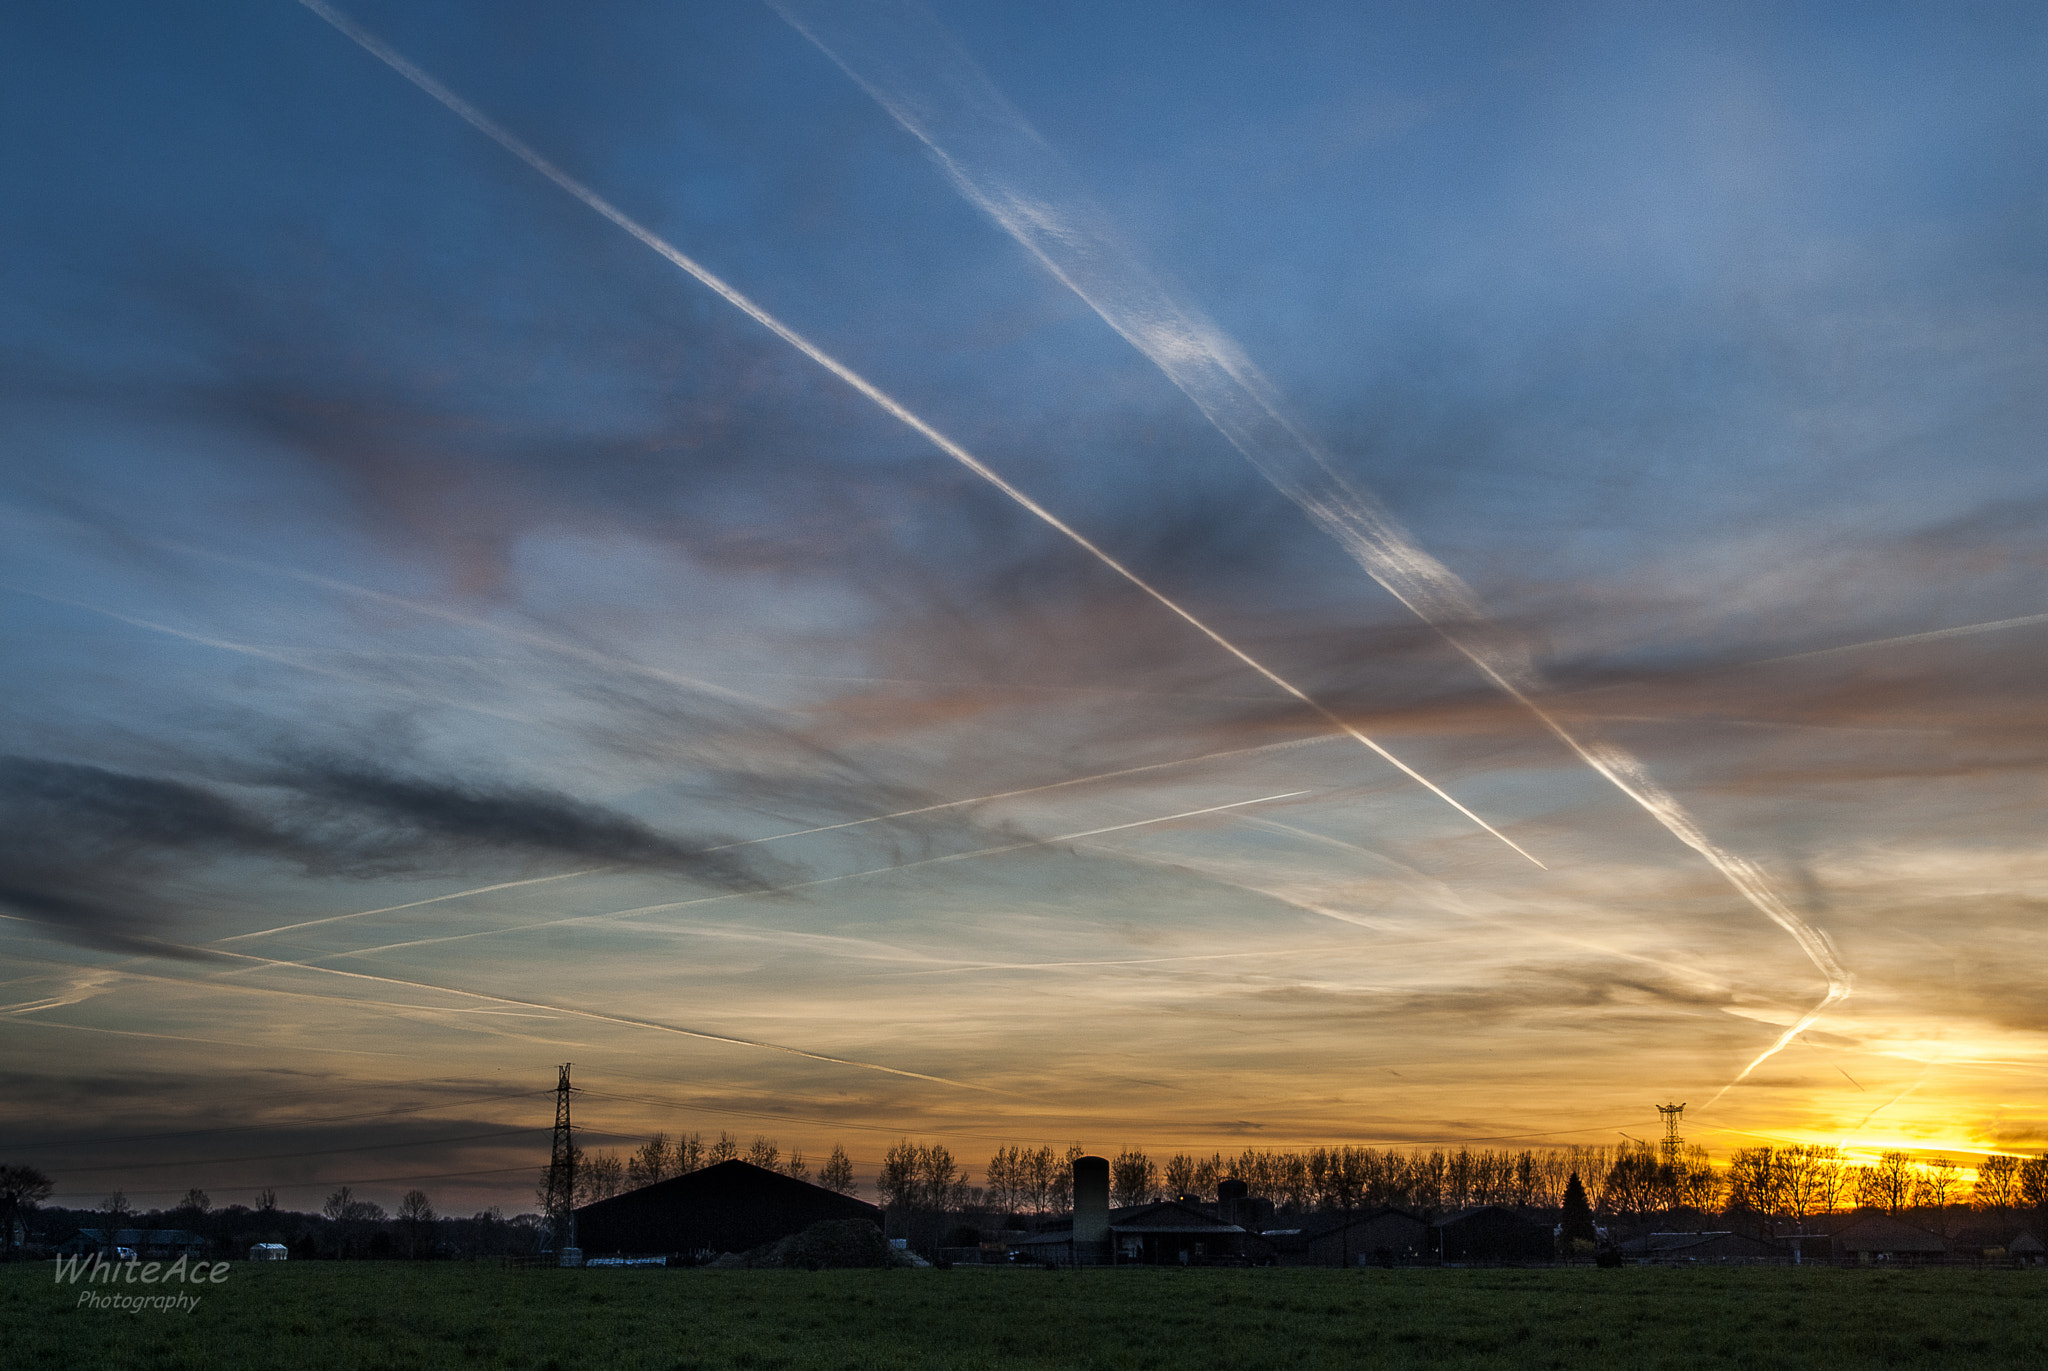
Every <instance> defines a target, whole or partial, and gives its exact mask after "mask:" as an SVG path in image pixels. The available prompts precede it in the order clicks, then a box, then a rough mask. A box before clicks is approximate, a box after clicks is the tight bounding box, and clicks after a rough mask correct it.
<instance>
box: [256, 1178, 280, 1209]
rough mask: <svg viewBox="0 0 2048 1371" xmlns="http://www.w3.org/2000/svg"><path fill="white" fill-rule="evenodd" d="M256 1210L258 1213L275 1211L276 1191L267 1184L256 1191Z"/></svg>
mask: <svg viewBox="0 0 2048 1371" xmlns="http://www.w3.org/2000/svg"><path fill="white" fill-rule="evenodd" d="M256 1212H257V1213H259V1214H275V1213H276V1212H277V1192H276V1191H275V1190H273V1189H271V1188H270V1187H269V1186H267V1185H266V1186H264V1187H263V1188H262V1189H261V1190H259V1191H257V1192H256Z"/></svg>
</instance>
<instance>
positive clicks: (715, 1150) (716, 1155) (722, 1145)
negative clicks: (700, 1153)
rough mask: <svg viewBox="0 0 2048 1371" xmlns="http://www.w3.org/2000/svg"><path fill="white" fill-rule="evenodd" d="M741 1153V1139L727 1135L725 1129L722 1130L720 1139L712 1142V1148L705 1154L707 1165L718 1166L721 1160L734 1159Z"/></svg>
mask: <svg viewBox="0 0 2048 1371" xmlns="http://www.w3.org/2000/svg"><path fill="white" fill-rule="evenodd" d="M739 1155H740V1140H739V1139H738V1138H732V1137H727V1136H726V1134H725V1133H724V1131H723V1130H721V1131H720V1132H719V1135H718V1141H717V1142H715V1143H713V1144H711V1149H710V1151H709V1152H707V1153H706V1154H705V1157H704V1161H705V1165H707V1166H716V1165H718V1163H720V1162H729V1161H732V1160H734V1159H735V1158H737V1157H738V1156H739Z"/></svg>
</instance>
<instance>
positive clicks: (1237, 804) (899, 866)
mask: <svg viewBox="0 0 2048 1371" xmlns="http://www.w3.org/2000/svg"><path fill="white" fill-rule="evenodd" d="M1306 794H1308V792H1307V791H1306V790H1290V791H1287V792H1286V793H1285V794H1281V795H1261V796H1260V797H1259V798H1257V799H1255V800H1233V801H1231V802H1230V803H1229V804H1221V805H1209V806H1207V807H1206V808H1203V809H1188V810H1183V811H1181V812H1180V813H1178V814H1162V815H1159V816H1157V817H1156V818H1151V819H1133V820H1131V821H1130V822H1128V823H1121V824H1111V825H1109V826H1108V827H1107V828H1090V829H1084V830H1082V831H1081V832H1079V833H1061V834H1058V835H1056V836H1054V837H1051V838H1028V839H1026V840H1024V841H1023V842H1016V843H1004V844H1002V845H1001V846H999V847H977V848H975V849H973V850H972V851H970V852H948V853H946V854H944V855H943V856H938V857H920V858H919V859H918V860H916V861H914V862H897V863H895V864H894V865H892V866H875V867H869V868H867V869H866V870H864V871H844V872H841V873H840V874H839V875H837V876H820V877H818V878H817V879H816V880H811V881H798V882H796V883H795V884H793V885H778V886H774V887H771V888H770V889H767V890H733V891H728V892H727V893H725V894H723V895H700V896H698V897H697V898H695V899H690V900H670V901H668V902H667V903H666V904H649V905H640V906H637V907H635V908H633V909H614V910H608V911H606V912H605V913H602V914H572V915H569V916H568V917H566V918H560V919H542V920H540V921H538V922H535V923H524V924H512V925H509V926H507V927H504V928H480V929H477V930H475V931H473V932H469V933H446V934H443V935H442V936H440V937H438V938H413V939H409V940H408V941H406V942H402V943H385V944H383V945H381V946H379V947H361V948H356V949H353V950H351V951H348V952H335V953H330V954H328V955H327V957H323V958H321V960H323V961H324V960H328V958H331V957H368V956H372V955H374V954H376V953H379V952H396V951H399V950H401V949H403V948H408V947H427V946H434V945H439V944H441V943H459V942H466V941H468V940H469V939H471V938H493V937H497V936H498V935H500V934H504V933H528V932H532V931H533V930H534V929H539V928H562V927H565V926H567V925H570V924H589V923H609V922H613V921H616V920H620V919H631V918H638V917H639V916H640V915H642V914H666V913H668V912H669V911H670V910H674V909H694V908H695V907H697V906H698V905H706V904H723V903H725V902H726V901H728V900H749V899H756V898H759V897H761V896H766V895H794V894H795V893H797V892H798V891H800V890H815V889H816V888H817V887H819V886H821V885H836V884H838V883H839V882H840V881H851V880H855V879H858V878H859V877H862V876H887V875H892V874H894V873H896V872H899V871H915V870H917V869H918V868H919V867H926V866H943V865H948V864H950V863H953V862H966V861H973V860H975V859H977V858H981V857H1000V856H1003V855H1005V854H1007V853H1011V852H1028V851H1030V850H1031V849H1032V848H1036V847H1051V846H1053V845H1055V844H1057V843H1071V842H1079V841H1080V840H1081V839H1083V838H1099V837H1101V836H1102V835H1104V834H1106V833H1123V832H1127V831H1129V830H1130V829H1133V828H1150V827H1151V826H1153V825H1154V824H1170V823H1173V822H1175V821H1177V820H1180V819H1198V818H1201V817H1202V816H1204V815H1207V814H1222V813H1225V812H1227V811H1229V810H1233V809H1244V808H1246V807H1248V806H1251V805H1263V804H1271V803H1273V802H1274V801H1275V800H1292V799H1294V798H1296V797H1297V796H1301V795H1306Z"/></svg>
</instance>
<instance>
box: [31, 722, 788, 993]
mask: <svg viewBox="0 0 2048 1371" xmlns="http://www.w3.org/2000/svg"><path fill="white" fill-rule="evenodd" d="M721 841H723V839H722V838H717V837H714V838H703V839H696V840H685V839H682V838H678V837H674V836H671V835H669V834H664V833H661V832H658V831H656V830H654V829H653V828H650V827H649V826H647V825H646V824H644V823H641V822H640V821H639V820H637V819H634V818H631V817H629V816H627V815H624V814H620V813H617V812H615V811H612V810H609V809H606V808H604V807H603V806H600V805H595V804H591V803H589V802H587V801H582V800H578V799H575V798H573V797H571V796H568V795H565V794H562V793H560V792H556V791H550V790H544V789H540V788H537V787H533V786H522V785H515V784H510V783H503V782H484V781H470V780H450V779H436V778H428V777H423V776H418V775H409V774H403V773H399V772H396V771H392V770H389V769H385V768H383V767H380V766H377V765H375V764H372V763H369V762H364V761H356V760H340V759H332V758H299V759H297V760H296V761H295V762H294V763H293V764H291V765H289V766H273V767H271V768H269V769H268V770H267V771H266V772H265V773H264V774H263V775H262V776H261V778H260V784H257V785H253V786H252V785H241V786H236V787H234V788H233V789H232V790H230V789H229V788H227V787H224V786H219V785H209V784H201V783H198V782H194V781H186V780H172V779H166V778H162V777H156V776H143V775H135V774H132V773H128V772H123V771H116V770H111V769H108V768H105V767H99V766H89V765H83V764H80V763H75V762H59V761H51V760H47V759H42V758H35V757H24V756H6V757H0V904H4V905H5V906H6V907H7V908H8V909H9V910H10V911H11V912H13V913H15V914H16V915H17V916H18V917H21V918H25V919H28V920H31V921H33V922H35V923H37V924H40V925H42V926H44V927H46V928H48V929H50V930H52V931H54V932H56V933H57V934H59V935H60V936H63V937H66V938H70V939H72V940H74V941H79V942H82V943H85V944H87V945H91V946H99V947H104V948H108V949H110V950H116V951H123V952H131V953H149V954H168V955H184V956H199V955H203V954H200V953H195V952H191V951H181V950H180V949H178V948H176V947H173V946H172V945H171V944H170V943H169V942H168V941H167V939H166V937H165V932H166V926H167V925H172V924H174V923H175V921H176V918H177V916H178V914H179V912H180V910H181V908H183V907H184V906H185V905H186V904H187V903H189V901H190V900H191V899H192V898H193V897H192V896H191V895H190V894H189V893H181V892H183V891H184V890H185V887H186V885H187V882H188V881H189V879H190V878H191V877H193V876H195V875H198V874H200V873H202V872H203V871H204V869H205V868H207V867H208V866H210V865H212V864H214V863H218V862H224V861H228V860H232V859H253V860H259V861H273V862H282V863H286V864H289V865H291V866H294V867H297V868H299V869H300V870H302V871H305V872H307V873H308V874H314V875H332V876H350V877H374V876H394V875H410V876H425V875H433V874H440V873H443V872H447V871H451V870H466V869H472V868H473V867H474V865H475V863H477V862H478V861H480V860H489V859H491V858H494V857H495V858H501V859H507V860H511V861H515V862H521V863H526V864H536V863H537V864H543V865H562V864H570V863H576V864H581V863H590V864H599V865H604V866H612V867H622V868H626V869H631V870H638V871H654V872H664V873H670V874H675V875H680V876H684V877H687V878H689V879H692V880H697V881H702V882H705V883H707V884H710V885H714V886H717V887H720V888H723V889H731V890H761V889H765V888H767V886H768V884H769V880H768V879H767V877H766V876H764V874H763V862H762V860H761V859H758V858H754V857H742V856H740V855H738V854H734V853H727V852H712V851H706V849H707V848H711V847H715V846H717V845H718V844H719V843H720V842H721Z"/></svg>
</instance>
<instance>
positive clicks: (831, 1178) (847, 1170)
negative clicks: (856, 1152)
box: [818, 1143, 860, 1195]
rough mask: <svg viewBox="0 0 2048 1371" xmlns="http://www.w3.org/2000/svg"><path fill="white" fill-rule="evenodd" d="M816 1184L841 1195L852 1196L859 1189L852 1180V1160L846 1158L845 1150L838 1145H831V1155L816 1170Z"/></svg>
mask: <svg viewBox="0 0 2048 1371" xmlns="http://www.w3.org/2000/svg"><path fill="white" fill-rule="evenodd" d="M818 1184H819V1185H822V1186H824V1187H825V1188H826V1189H827V1190H836V1191H838V1192H839V1193H840V1194H842V1195H852V1194H855V1193H857V1192H858V1191H859V1189H860V1187H859V1186H858V1185H856V1184H854V1180H853V1158H851V1157H849V1156H847V1155H846V1149H845V1148H844V1147H841V1146H840V1145H839V1144H838V1143H833V1144H832V1155H831V1156H830V1157H829V1158H827V1159H826V1161H825V1165H824V1166H822V1167H820V1168H819V1170H818Z"/></svg>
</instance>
